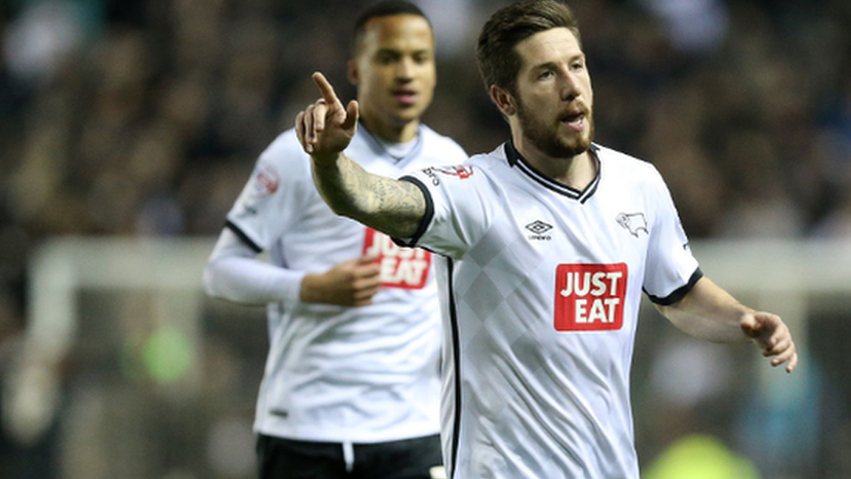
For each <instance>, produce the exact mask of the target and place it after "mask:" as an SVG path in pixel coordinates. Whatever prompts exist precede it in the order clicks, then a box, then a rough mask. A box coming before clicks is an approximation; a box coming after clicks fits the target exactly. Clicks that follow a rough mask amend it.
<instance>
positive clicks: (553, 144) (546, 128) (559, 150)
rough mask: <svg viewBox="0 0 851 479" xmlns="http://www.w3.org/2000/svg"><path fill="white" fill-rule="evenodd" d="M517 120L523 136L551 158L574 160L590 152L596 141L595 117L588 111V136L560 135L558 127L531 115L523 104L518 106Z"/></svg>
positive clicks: (579, 134)
mask: <svg viewBox="0 0 851 479" xmlns="http://www.w3.org/2000/svg"><path fill="white" fill-rule="evenodd" d="M517 119H518V120H519V121H520V126H521V128H523V136H525V137H526V138H527V139H528V140H529V142H531V143H532V144H533V145H535V147H536V148H538V149H539V150H541V151H542V152H543V153H545V154H546V155H547V156H550V157H551V158H572V157H574V156H576V155H579V154H581V153H584V152H586V151H588V148H590V147H591V141H592V140H593V139H594V115H593V112H592V111H590V110H588V111H587V112H586V115H585V121H586V122H587V123H588V134H587V135H582V134H581V133H577V134H576V135H572V136H569V137H567V136H562V135H559V134H558V131H557V129H558V126H551V125H547V124H545V123H544V122H542V121H541V120H540V118H539V117H537V116H535V115H529V114H528V110H527V109H526V107H524V106H523V102H522V101H519V102H518V104H517Z"/></svg>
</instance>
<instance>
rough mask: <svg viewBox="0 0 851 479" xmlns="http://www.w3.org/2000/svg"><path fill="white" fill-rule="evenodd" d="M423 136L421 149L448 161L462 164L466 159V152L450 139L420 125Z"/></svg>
mask: <svg viewBox="0 0 851 479" xmlns="http://www.w3.org/2000/svg"><path fill="white" fill-rule="evenodd" d="M420 131H421V133H422V135H423V147H424V148H425V149H427V150H428V151H429V152H435V153H436V154H439V155H440V156H443V157H445V158H447V159H448V160H453V159H454V160H455V162H462V161H464V160H466V159H467V156H468V155H467V152H466V151H464V148H463V147H461V145H459V144H458V142H456V141H455V140H453V139H452V138H450V137H448V136H446V135H442V134H440V133H438V132H436V131H434V130H432V129H431V128H430V127H429V126H428V125H425V124H420Z"/></svg>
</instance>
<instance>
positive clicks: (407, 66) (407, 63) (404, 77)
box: [396, 57, 414, 82]
mask: <svg viewBox="0 0 851 479" xmlns="http://www.w3.org/2000/svg"><path fill="white" fill-rule="evenodd" d="M413 78H414V60H413V59H412V58H408V57H403V58H401V59H400V60H399V62H398V63H397V64H396V79H398V80H401V81H404V82H407V81H410V80H412V79H413Z"/></svg>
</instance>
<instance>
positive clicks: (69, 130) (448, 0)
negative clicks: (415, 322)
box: [0, 0, 851, 479]
mask: <svg viewBox="0 0 851 479" xmlns="http://www.w3.org/2000/svg"><path fill="white" fill-rule="evenodd" d="M368 3H369V2H361V1H352V0H345V1H344V0H319V1H317V0H314V1H307V0H64V1H60V0H2V1H0V59H2V61H0V374H2V378H3V379H2V380H0V383H2V384H5V385H6V387H5V388H4V393H3V394H2V395H0V407H3V408H4V412H3V418H4V422H3V423H2V424H3V427H2V428H0V478H3V479H6V478H27V479H29V478H33V479H41V478H77V477H80V478H87V479H97V478H100V477H123V478H130V479H132V478H136V477H140V478H143V477H144V478H164V479H192V478H210V477H221V478H230V477H234V478H236V477H239V478H242V477H253V475H254V473H253V455H252V454H253V453H252V450H251V449H252V447H253V446H252V440H253V439H252V437H251V431H250V427H251V415H252V411H253V400H254V394H255V393H256V389H257V382H258V381H259V378H260V375H261V373H262V367H263V358H264V356H265V346H266V342H265V325H264V324H263V310H262V308H244V307H237V306H233V305H227V304H224V303H221V302H213V301H209V300H205V299H203V298H198V297H195V296H200V293H199V292H200V289H198V288H199V286H198V285H199V284H200V269H198V270H194V269H193V270H191V271H189V276H191V277H192V278H195V277H197V280H198V282H197V283H196V284H194V286H193V287H194V288H195V289H192V291H191V294H190V295H189V296H192V295H195V296H192V297H193V298H195V299H189V300H187V299H186V298H183V299H174V298H172V301H171V303H169V301H168V300H163V297H170V296H169V294H170V293H163V292H162V291H160V290H159V289H157V288H152V287H151V286H149V285H147V286H146V284H147V283H145V281H142V280H139V281H140V283H139V284H137V285H136V286H133V285H132V284H131V285H130V286H127V287H125V286H120V287H119V286H117V285H118V283H117V282H116V283H115V285H116V286H115V288H113V289H110V288H109V286H110V282H111V281H117V280H110V279H105V280H103V281H104V284H100V285H92V284H86V285H80V288H79V289H78V290H75V291H76V292H75V293H74V294H75V296H74V313H73V314H74V315H75V316H74V318H76V319H75V321H77V322H76V323H75V324H76V326H75V327H74V328H73V329H72V330H70V332H67V333H68V335H69V338H70V339H69V338H65V339H64V340H65V341H67V342H68V344H66V345H65V346H63V347H60V348H59V349H57V351H60V352H59V353H52V354H45V355H44V356H46V358H41V359H39V358H38V354H34V353H28V352H27V351H30V350H32V348H33V346H31V343H34V342H37V341H35V340H32V339H31V338H32V337H33V333H32V332H31V331H30V330H31V329H32V324H30V323H31V322H33V318H35V317H37V315H35V314H34V313H33V296H34V295H36V293H37V292H40V291H44V288H42V287H40V286H38V285H36V286H34V285H33V281H34V274H33V271H34V266H33V264H34V261H35V259H34V258H37V257H39V256H38V252H39V251H42V250H43V248H45V245H47V244H52V243H51V242H56V241H59V239H61V238H78V239H79V238H86V239H87V240H85V241H84V242H85V243H86V244H87V245H89V246H92V247H93V248H94V249H93V250H91V251H94V253H92V252H90V250H88V249H85V248H83V249H81V250H79V251H80V253H79V254H81V255H82V256H83V257H85V256H86V255H91V254H95V255H97V254H98V251H105V249H107V248H108V245H111V244H112V243H98V242H97V241H95V240H96V239H97V240H116V239H121V240H128V241H130V242H131V243H133V244H135V243H134V242H137V241H143V240H152V241H155V242H156V241H164V242H168V241H172V240H174V241H175V242H177V243H179V242H180V241H181V239H199V240H200V243H197V244H196V246H195V247H193V248H192V249H191V251H196V252H197V254H198V255H199V256H198V258H199V259H198V261H203V255H202V254H201V253H207V252H208V251H206V249H205V248H206V247H208V246H211V245H212V243H209V241H211V240H212V238H214V236H215V235H217V234H218V232H219V231H220V229H221V227H222V225H223V221H224V217H225V214H226V212H227V211H228V209H229V208H230V206H231V205H232V203H233V201H234V199H235V198H236V196H237V194H238V193H239V191H240V190H241V188H242V186H243V185H244V183H245V181H246V180H247V178H248V175H249V173H250V171H251V169H252V167H253V164H254V161H255V159H256V157H257V155H258V154H259V153H260V152H261V151H262V150H263V148H264V147H265V146H266V145H267V144H268V143H269V142H270V141H271V140H272V139H273V138H274V137H275V136H276V135H277V134H278V133H279V132H282V131H283V130H285V129H288V128H290V126H291V124H292V121H293V118H294V116H295V113H296V112H297V111H299V110H301V109H302V108H303V107H304V106H306V105H307V104H308V103H310V102H312V101H313V100H314V99H315V98H316V96H317V92H316V90H315V87H314V85H313V84H312V82H311V81H310V77H309V74H310V72H312V71H314V70H321V71H323V72H325V73H326V75H328V76H329V78H330V79H331V81H332V83H333V84H334V85H335V86H336V87H337V90H338V93H340V96H341V97H342V98H344V99H348V98H351V97H353V95H354V89H353V88H352V87H351V86H350V85H348V84H347V81H346V77H345V64H346V60H347V58H348V53H349V38H350V35H351V28H352V23H353V19H354V17H355V16H356V13H357V12H358V11H359V10H360V9H361V8H362V7H363V6H364V5H366V4H368ZM416 3H419V4H420V5H421V6H422V7H423V9H424V10H425V11H426V12H427V13H428V14H429V16H430V17H431V20H432V22H433V24H434V26H435V29H436V32H437V45H438V46H437V48H438V50H437V55H438V88H437V92H436V95H435V101H434V103H433V105H432V107H431V108H430V109H429V111H428V112H427V115H426V118H425V120H426V123H428V124H429V125H430V126H431V127H433V128H434V129H435V130H437V131H438V132H440V133H443V134H447V135H450V136H452V137H454V138H455V139H456V140H457V141H458V142H459V143H461V145H462V146H464V147H465V148H466V149H467V151H468V152H469V153H477V152H483V151H490V150H491V149H493V148H494V147H496V146H497V145H498V144H499V143H501V142H502V141H504V140H505V139H507V133H508V129H507V127H506V125H505V124H504V123H503V121H502V119H501V117H500V116H499V114H498V113H497V111H496V109H495V108H494V107H493V106H492V105H491V104H490V102H489V100H488V98H487V96H486V94H485V90H484V88H483V85H482V84H481V80H480V78H479V75H478V71H477V68H476V65H475V59H474V55H473V50H474V43H475V38H476V36H477V35H478V31H479V29H480V27H481V25H482V24H483V23H484V21H485V20H486V19H487V17H488V16H489V15H490V14H491V13H492V12H493V11H495V10H496V9H497V8H498V7H500V6H502V5H504V4H506V3H508V2H505V1H486V0H419V1H418V2H416ZM568 4H569V5H570V6H571V7H572V8H573V9H574V10H575V12H576V14H577V16H578V18H579V21H580V27H581V30H582V35H583V38H582V40H583V47H584V49H585V51H586V54H587V56H588V64H589V68H590V71H591V76H592V80H593V86H594V90H595V107H596V115H595V118H596V122H597V123H596V132H597V136H596V141H597V142H599V143H601V144H603V145H606V146H610V147H613V148H616V149H621V150H623V151H626V152H628V153H631V154H633V155H635V156H638V157H640V158H643V159H646V160H648V161H651V162H652V163H654V164H655V165H656V166H657V167H658V168H659V169H660V170H661V172H662V173H663V175H664V176H665V178H666V180H667V181H668V184H669V186H670V188H671V190H672V193H673V196H674V199H675V201H676V203H677V206H678V208H679V212H680V214H681V217H682V222H683V224H684V225H685V227H686V230H687V232H688V233H689V235H690V238H691V239H692V240H693V241H695V242H696V243H697V244H700V243H701V242H703V243H704V244H710V243H713V242H715V243H718V244H720V243H719V242H722V241H763V240H764V241H776V240H783V241H789V242H792V243H795V244H798V243H810V242H814V241H815V242H818V241H827V242H830V243H831V244H834V245H835V244H837V243H839V244H844V243H851V1H848V0H575V1H570V2H568ZM193 244H194V243H193ZM198 245H200V246H198ZM127 248H128V249H127V251H135V250H133V248H134V247H133V246H132V245H131V246H127ZM169 251H170V250H169ZM68 254H71V253H68ZM117 254H118V255H121V254H122V253H120V252H119V253H117ZM127 254H130V253H127ZM165 254H168V253H165ZM71 256H73V254H71ZM179 256H182V257H183V258H184V260H185V261H187V264H189V265H192V266H191V267H192V268H195V267H197V265H198V261H196V262H195V263H192V262H191V260H190V259H186V258H187V255H179ZM188 256H191V255H188ZM104 257H109V256H108V255H106V254H105V255H104ZM144 258H147V256H143V259H144ZM743 259H744V258H743ZM780 259H782V258H778V260H780ZM175 261H180V259H179V258H178V259H175ZM60 263H61V261H60ZM142 264H148V263H144V262H143V263H142ZM149 267H152V266H150V265H149ZM91 268H96V267H95V266H94V265H92V266H91ZM82 269H83V270H87V269H89V268H87V267H83V268H82ZM106 269H109V268H106ZM143 269H144V267H143ZM146 271H147V270H146ZM84 272H86V271H84ZM124 273H125V274H126V275H127V276H129V277H133V276H134V275H138V276H139V277H145V278H149V279H150V278H154V279H155V278H156V273H155V272H151V271H147V272H145V271H142V272H139V271H124ZM81 274H82V273H81ZM122 281H123V280H122ZM128 281H129V283H132V280H128ZM146 281H147V280H146ZM151 281H154V280H151ZM39 284H40V283H39ZM121 284H122V285H123V284H124V283H121ZM844 287H848V288H851V285H846V286H844ZM134 288H135V289H134ZM178 289H179V288H178ZM189 289H191V287H189ZM187 294H188V293H187ZM824 294H827V295H828V296H830V298H828V299H825V298H824V297H812V296H807V299H806V304H805V308H806V312H805V313H804V314H803V315H804V316H806V321H807V322H806V327H805V329H804V330H805V331H806V335H805V336H804V337H805V338H806V342H807V344H809V345H810V349H811V350H812V358H808V359H811V360H812V364H814V365H816V366H813V367H812V368H811V370H810V371H809V373H808V374H805V375H804V374H802V377H804V378H805V380H804V381H805V382H804V383H803V384H800V383H799V384H797V386H795V388H793V391H794V395H798V396H796V397H795V398H793V399H794V400H793V401H791V400H790V401H791V402H790V403H784V404H782V405H779V406H777V407H771V406H770V405H768V406H767V405H766V404H763V403H760V401H759V399H760V398H765V397H766V396H767V397H776V395H780V396H787V395H789V394H788V391H787V392H785V393H784V392H783V390H782V389H780V390H778V391H774V390H770V387H771V385H776V384H777V383H776V382H772V381H768V382H767V383H766V382H765V381H763V382H762V383H761V384H763V387H761V388H757V389H754V386H753V385H752V384H750V383H749V382H750V381H751V380H752V377H753V376H758V373H756V372H754V368H755V366H753V365H752V360H753V357H752V356H753V354H752V353H753V351H751V349H750V348H731V349H728V347H727V346H715V345H703V344H698V343H695V342H690V341H689V340H687V339H685V338H684V336H682V335H680V334H679V333H677V332H674V331H673V330H672V328H670V326H668V325H666V324H664V323H663V322H662V321H658V320H657V319H655V318H654V319H649V320H648V321H645V322H644V323H645V325H644V326H642V330H641V331H640V337H639V342H638V345H637V349H636V372H635V377H636V381H635V387H634V389H635V393H636V427H637V436H638V439H639V452H640V454H641V458H642V465H643V466H646V468H647V473H646V475H647V477H651V478H657V479H663V478H664V479H667V478H668V477H678V478H679V479H688V478H689V477H697V476H689V475H688V473H687V472H685V471H686V469H685V467H686V466H682V465H680V462H677V461H678V460H679V461H683V460H682V459H681V458H680V456H677V454H680V455H683V457H685V458H687V460H685V462H684V463H683V464H685V463H688V462H689V461H697V459H696V458H699V457H704V458H705V457H716V456H713V454H721V455H722V456H723V457H724V458H726V459H724V460H727V459H729V461H731V462H730V464H731V465H730V468H731V469H730V470H731V471H734V472H732V473H730V474H732V475H726V476H725V475H720V474H723V471H720V469H721V466H717V464H722V463H723V464H726V463H725V462H723V460H722V459H717V460H714V461H713V462H712V463H713V464H715V465H716V466H715V467H716V469H719V471H718V474H719V475H717V476H700V477H718V478H722V477H731V478H732V477H736V478H746V479H747V478H750V477H763V478H777V479H786V478H788V479H795V478H848V477H851V464H849V460H848V459H847V457H845V455H843V454H842V451H843V450H844V451H848V450H849V449H851V420H849V412H848V404H849V403H851V392H849V390H851V381H849V380H848V377H847V374H848V372H849V369H848V366H849V360H848V359H846V358H845V357H843V356H842V355H841V351H842V350H843V349H845V348H846V346H845V343H844V342H843V341H842V338H851V328H849V326H848V325H847V324H846V323H848V321H845V320H847V319H849V318H848V316H849V315H850V313H849V311H851V308H849V303H851V301H849V299H848V298H849V296H851V293H848V292H846V293H842V294H840V293H836V292H829V293H824ZM184 296H186V294H184ZM744 299H747V298H744ZM45 301H47V303H50V300H49V299H48V300H45ZM164 303H165V304H167V306H163V304H164ZM172 303H174V304H178V306H175V305H174V304H172ZM184 303H186V304H190V305H189V306H186V305H185V304H184ZM180 304H184V306H180ZM813 305H819V307H820V309H819V307H813ZM57 307H60V308H61V307H62V306H61V305H60V306H57ZM171 307H177V308H180V307H184V308H187V309H186V311H189V312H187V313H186V314H187V315H189V316H191V315H198V317H199V318H200V319H199V320H198V321H197V322H194V323H191V325H190V326H180V325H181V324H183V323H181V322H180V321H177V322H176V323H174V324H178V326H177V327H175V326H174V324H172V323H170V322H169V321H168V319H167V318H168V317H170V315H169V314H166V313H156V311H158V309H157V308H171ZM766 307H770V306H766ZM151 311H154V313H151ZM169 311H170V310H169ZM647 314H648V315H653V314H655V313H653V311H651V310H649V309H648V311H647ZM151 318H154V319H151ZM156 318H159V319H156ZM163 318H166V319H163ZM28 328H29V329H28ZM187 328H188V329H187ZM46 329H47V330H50V328H49V327H48V328H46ZM189 330H191V331H192V333H191V334H189V333H187V331H189ZM63 331H64V330H63ZM28 338H30V339H28ZM199 338H200V339H199ZM33 356H35V357H36V359H32V357H33ZM846 356H847V355H846ZM22 358H23V359H22ZM181 358H182V359H181ZM180 361H185V362H186V366H185V367H184V368H183V369H181V368H180V367H179V365H180V364H182V363H180ZM163 362H164V363H166V365H165V366H163V365H162V364H161V363H163ZM21 364H36V365H38V367H36V368H35V369H34V370H33V371H36V372H34V373H33V372H29V373H27V372H26V371H28V369H27V367H26V366H25V365H24V366H21ZM175 364H177V365H178V366H175ZM742 364H747V367H743V366H742ZM762 366H763V367H766V366H764V365H762ZM677 367H679V369H677ZM157 368H161V369H157ZM162 368H164V369H162ZM21 371H24V372H23V373H21ZM37 371H41V373H38V372H37ZM45 371H47V373H45ZM201 371H206V372H207V373H206V374H205V375H202V374H201ZM39 374H46V376H47V379H44V378H42V379H39V377H40V376H39ZM192 374H194V377H196V378H198V377H203V379H201V380H197V379H196V380H195V381H194V382H193V381H189V380H188V379H187V377H190V376H191V375H192ZM21 378H25V379H21ZM199 382H200V383H201V384H200V385H199V384H196V383H199ZM189 383H192V384H194V385H193V386H191V387H190V386H187V384H189ZM21 384H30V386H28V387H30V388H31V389H27V386H23V387H22V386H20V385H21ZM765 384H769V386H765ZM689 385H690V386H689ZM766 387H769V389H768V390H767V389H766ZM780 387H781V388H782V386H780ZM51 388H53V389H51ZM690 388H691V389H690ZM54 389H55V391H54ZM22 390H23V391H28V390H32V391H36V392H33V393H32V394H33V395H32V396H27V394H25V393H21V392H20V391H22ZM756 390H758V392H754V391H756ZM38 391H40V392H38ZM45 391H48V393H45ZM49 391H53V392H52V393H50V392H49ZM187 391H189V392H187ZM45 397H46V398H48V399H45ZM51 398H52V399H51ZM40 401H41V402H40ZM41 403H45V404H47V405H48V406H45V407H43V408H41V409H39V407H36V406H37V405H38V404H41ZM21 405H24V406H26V405H30V406H32V409H33V410H34V411H35V412H32V411H30V413H29V414H30V416H27V412H26V411H23V412H22V410H21V409H20V407H22V406H21ZM784 408H787V409H784ZM24 409H26V408H25V407H24ZM45 410H48V411H58V413H54V414H47V415H46V416H45V414H42V415H41V416H39V413H38V411H42V412H43V411H45ZM26 417H30V420H29V422H28V421H27V420H22V419H21V418H26ZM39 417H42V418H43V419H42V420H41V422H39V420H38V418H39ZM16 418H17V419H16ZM790 418H792V419H790ZM695 434H699V436H695ZM684 437H685V438H689V437H690V438H691V439H696V441H691V442H689V441H681V442H678V441H677V439H681V438H684ZM700 440H702V441H703V442H701V441H700ZM754 443H759V445H758V446H756V445H755V444H754ZM680 446H682V448H681V449H677V448H678V447H680ZM689 448H691V449H689ZM683 451H685V452H683ZM700 451H703V452H700ZM707 451H709V452H707ZM666 453H668V455H666ZM717 457H721V456H717ZM689 458H690V459H689ZM663 459H664V460H663ZM666 461H667V462H666ZM678 467H679V469H677V468H678ZM725 467H726V466H725ZM670 471H677V472H675V473H672V472H670ZM665 474H668V475H667V476H666V475H665ZM754 474H755V475H754Z"/></svg>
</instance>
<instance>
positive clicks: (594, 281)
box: [555, 263, 627, 331]
mask: <svg viewBox="0 0 851 479" xmlns="http://www.w3.org/2000/svg"><path fill="white" fill-rule="evenodd" d="M626 279H627V269H626V263H617V264H560V265H558V267H557V268H556V290H555V328H556V330H557V331H613V330H618V329H620V328H621V327H622V326H623V310H624V299H625V298H626Z"/></svg>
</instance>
